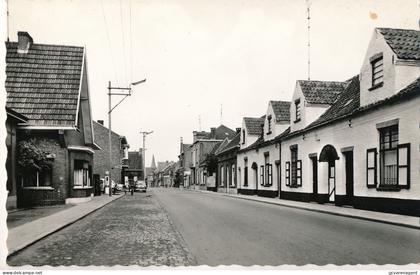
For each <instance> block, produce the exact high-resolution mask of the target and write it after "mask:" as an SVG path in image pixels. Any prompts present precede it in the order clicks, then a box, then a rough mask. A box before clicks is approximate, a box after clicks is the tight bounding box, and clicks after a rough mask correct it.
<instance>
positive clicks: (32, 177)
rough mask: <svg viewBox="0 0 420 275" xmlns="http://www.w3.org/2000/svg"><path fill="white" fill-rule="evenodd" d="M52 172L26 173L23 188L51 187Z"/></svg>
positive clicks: (22, 180) (22, 179) (22, 181)
mask: <svg viewBox="0 0 420 275" xmlns="http://www.w3.org/2000/svg"><path fill="white" fill-rule="evenodd" d="M51 178H52V170H41V171H39V170H36V171H33V173H25V175H24V176H23V177H22V178H21V184H22V187H47V186H51Z"/></svg>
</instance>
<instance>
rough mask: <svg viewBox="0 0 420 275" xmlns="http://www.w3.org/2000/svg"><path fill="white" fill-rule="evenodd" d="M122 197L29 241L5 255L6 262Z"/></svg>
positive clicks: (122, 195)
mask: <svg viewBox="0 0 420 275" xmlns="http://www.w3.org/2000/svg"><path fill="white" fill-rule="evenodd" d="M124 196H125V194H121V196H120V197H118V198H116V199H114V200H112V201H109V202H107V203H105V204H104V205H102V206H100V207H98V208H95V209H93V210H92V211H90V212H88V213H86V214H84V215H83V216H80V217H78V218H77V219H75V220H72V221H70V222H68V223H66V224H63V226H60V227H59V228H57V229H55V230H53V231H51V232H48V233H46V234H45V235H43V236H42V237H39V238H37V239H35V240H33V241H31V242H29V243H27V244H25V245H23V246H22V247H19V248H17V249H15V250H14V251H12V252H10V253H8V254H7V257H6V260H8V259H9V258H10V257H13V256H15V255H17V254H19V253H20V252H21V251H22V250H23V249H25V248H27V247H29V246H31V245H33V244H34V243H36V242H38V241H41V240H43V239H45V238H46V237H48V236H50V235H52V234H54V233H56V232H58V231H60V230H62V229H64V228H66V227H68V226H70V225H72V224H73V223H75V222H77V221H80V220H81V219H83V218H85V217H86V216H88V215H90V214H92V213H94V212H96V211H97V210H99V209H101V208H103V207H105V206H106V205H108V204H110V203H111V202H114V201H116V200H119V199H121V198H122V197H124Z"/></svg>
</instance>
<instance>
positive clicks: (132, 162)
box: [128, 151, 143, 169]
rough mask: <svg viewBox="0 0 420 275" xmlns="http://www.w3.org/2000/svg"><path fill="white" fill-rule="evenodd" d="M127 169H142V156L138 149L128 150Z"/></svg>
mask: <svg viewBox="0 0 420 275" xmlns="http://www.w3.org/2000/svg"><path fill="white" fill-rule="evenodd" d="M128 169H143V157H142V154H141V153H140V152H139V151H134V152H128Z"/></svg>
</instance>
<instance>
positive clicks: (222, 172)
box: [215, 128, 241, 194]
mask: <svg viewBox="0 0 420 275" xmlns="http://www.w3.org/2000/svg"><path fill="white" fill-rule="evenodd" d="M236 133H237V134H236V136H235V137H234V138H233V139H232V140H230V141H228V142H226V144H222V145H221V146H220V147H219V148H218V150H217V151H216V153H215V155H216V158H217V170H216V171H217V172H216V176H217V181H216V184H217V192H221V193H229V194H237V193H238V190H237V184H238V176H237V171H238V169H237V157H236V156H237V153H238V150H239V147H240V141H241V128H238V129H236Z"/></svg>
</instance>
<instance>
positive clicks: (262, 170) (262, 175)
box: [260, 165, 264, 186]
mask: <svg viewBox="0 0 420 275" xmlns="http://www.w3.org/2000/svg"><path fill="white" fill-rule="evenodd" d="M260 178H261V182H260V184H261V185H263V186H264V165H261V166H260Z"/></svg>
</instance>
